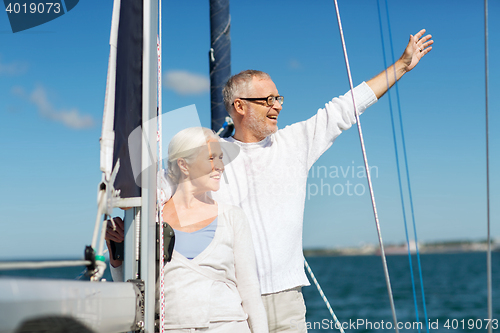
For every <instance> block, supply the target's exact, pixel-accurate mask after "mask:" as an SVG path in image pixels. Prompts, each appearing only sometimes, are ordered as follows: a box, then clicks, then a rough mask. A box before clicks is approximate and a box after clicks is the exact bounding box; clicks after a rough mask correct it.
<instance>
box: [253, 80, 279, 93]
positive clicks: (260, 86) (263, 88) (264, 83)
mask: <svg viewBox="0 0 500 333" xmlns="http://www.w3.org/2000/svg"><path fill="white" fill-rule="evenodd" d="M252 86H253V88H254V89H255V90H256V91H259V92H266V93H273V92H277V91H278V89H277V88H276V85H275V84H274V82H273V80H271V79H269V78H265V77H257V76H254V77H253V80H252Z"/></svg>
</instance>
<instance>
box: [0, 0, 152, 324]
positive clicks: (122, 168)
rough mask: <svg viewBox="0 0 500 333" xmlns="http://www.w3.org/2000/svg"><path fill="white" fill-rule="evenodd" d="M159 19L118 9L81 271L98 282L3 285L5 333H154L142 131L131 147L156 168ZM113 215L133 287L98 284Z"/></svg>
mask: <svg viewBox="0 0 500 333" xmlns="http://www.w3.org/2000/svg"><path fill="white" fill-rule="evenodd" d="M158 12H159V5H158V1H156V0H145V1H143V0H121V1H120V0H115V1H114V7H113V18H112V29H111V37H110V45H111V47H110V57H109V68H108V80H107V83H108V84H107V92H106V101H105V110H104V117H103V129H102V137H101V170H102V173H103V176H102V181H101V183H100V184H99V190H98V201H99V205H98V214H97V223H96V229H95V232H94V239H93V241H92V247H88V248H87V249H86V255H85V260H83V261H80V262H79V263H78V264H80V265H81V264H85V265H86V266H87V268H88V271H89V274H90V275H91V280H93V281H67V280H43V279H35V280H33V279H20V278H2V279H0V332H14V331H15V330H16V329H20V328H21V329H22V327H23V325H26V324H27V323H28V324H29V325H34V326H31V327H38V326H41V325H42V323H43V322H45V323H47V319H48V318H49V319H51V320H49V321H48V323H49V326H52V328H54V329H55V328H56V326H57V325H58V324H57V323H61V322H62V321H61V320H62V319H67V320H70V321H73V322H78V323H81V324H82V325H84V326H85V327H88V328H89V329H90V330H91V331H93V332H125V331H136V330H142V331H146V332H153V331H154V325H155V282H156V277H155V271H156V250H157V249H156V169H155V168H147V167H145V168H144V169H143V170H142V172H140V174H139V175H138V178H134V174H133V172H132V165H131V162H130V158H129V149H128V136H129V135H130V133H131V132H132V131H133V130H134V129H135V128H137V127H139V128H142V131H141V136H139V137H138V138H136V139H137V140H138V143H137V144H132V146H134V147H137V149H139V154H140V155H139V156H141V155H142V160H141V159H139V160H138V161H137V162H138V164H139V169H141V168H142V166H141V165H147V166H150V165H151V161H156V150H150V149H149V147H155V146H156V143H157V140H156V133H157V128H156V117H157V73H158V53H157V36H158V21H159V20H158ZM135 153H137V151H136V152H135ZM139 185H141V186H139ZM115 207H123V208H124V207H127V208H129V209H128V210H127V213H126V214H125V221H126V226H127V229H126V231H127V232H126V244H127V247H125V251H124V252H125V253H124V254H125V260H126V261H125V264H124V267H125V271H124V274H125V277H126V279H127V280H129V282H113V283H111V282H105V281H100V280H101V279H100V278H101V277H102V273H103V270H104V269H105V264H104V256H103V246H104V245H103V244H104V235H103V232H104V231H105V228H102V227H101V225H104V226H105V224H106V222H105V218H106V217H107V216H109V215H110V214H111V211H112V209H113V208H115ZM103 215H104V217H105V218H104V219H103ZM139 230H140V234H139ZM99 231H102V232H101V233H99ZM99 234H100V237H98V235H99ZM99 239H100V241H99ZM139 243H140V244H142V247H141V249H140V251H139ZM54 265H55V266H57V263H54ZM50 323H51V324H50ZM68 327H70V326H68Z"/></svg>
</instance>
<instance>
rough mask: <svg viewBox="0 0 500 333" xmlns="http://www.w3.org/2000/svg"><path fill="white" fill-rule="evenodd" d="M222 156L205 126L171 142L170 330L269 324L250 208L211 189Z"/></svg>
mask: <svg viewBox="0 0 500 333" xmlns="http://www.w3.org/2000/svg"><path fill="white" fill-rule="evenodd" d="M222 159H223V152H222V149H221V146H220V143H219V137H218V136H217V134H215V133H214V132H213V131H212V130H210V129H208V128H202V127H192V128H188V129H185V130H183V131H181V132H179V133H177V134H176V135H175V136H174V137H173V138H172V140H171V142H170V144H169V147H168V177H169V180H170V182H171V183H174V184H175V186H174V187H175V188H174V194H173V196H172V197H171V198H170V199H169V200H168V201H167V202H166V203H165V205H164V206H163V220H164V221H165V222H167V223H168V224H169V225H170V226H171V227H172V228H173V229H174V233H175V246H174V251H173V253H172V258H171V261H170V262H168V263H166V264H165V266H164V268H163V269H164V276H165V307H164V308H165V325H164V328H165V330H166V331H167V332H170V333H174V332H210V333H216V332H217V333H218V332H221V333H223V332H227V333H239V332H241V333H248V332H251V333H267V332H268V326H267V316H266V312H265V309H264V305H263V303H262V299H261V296H260V288H259V282H258V278H257V271H256V265H255V255H254V250H253V243H252V239H251V232H250V228H249V225H248V222H247V219H246V216H245V214H244V213H243V211H242V210H241V209H240V208H238V207H235V206H230V205H224V204H223V203H220V202H216V201H214V200H213V199H212V198H211V195H210V193H211V192H212V191H217V190H218V189H219V187H220V181H221V177H222V172H223V171H224V164H223V162H222ZM120 222H121V221H120Z"/></svg>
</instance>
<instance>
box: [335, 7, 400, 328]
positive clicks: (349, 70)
mask: <svg viewBox="0 0 500 333" xmlns="http://www.w3.org/2000/svg"><path fill="white" fill-rule="evenodd" d="M334 3H335V11H336V13H337V22H338V25H339V31H340V38H341V40H342V49H343V51H344V59H345V64H346V69H347V77H348V79H349V86H350V88H351V96H352V103H353V107H354V115H355V117H356V124H357V127H358V133H359V140H360V143H361V151H362V154H363V160H364V164H365V170H366V178H367V181H368V189H369V191H370V198H371V201H372V207H373V215H374V217H375V225H376V227H377V234H378V240H379V245H380V256H381V258H382V266H383V268H384V275H385V281H386V285H387V293H388V295H389V302H390V304H391V311H392V319H393V321H394V329H395V330H396V332H399V330H398V325H397V323H398V320H397V317H396V308H395V306H394V299H393V296H392V288H391V281H390V278H389V270H388V268H387V260H386V257H385V251H384V243H383V241H382V234H381V231H380V223H379V219H378V213H377V206H376V204H375V196H374V194H373V186H372V180H371V175H370V169H369V167H368V158H367V156H366V150H365V143H364V140H363V133H362V131H361V123H360V120H359V114H358V110H357V108H356V103H355V100H354V86H353V83H352V76H351V69H350V67H349V59H348V57H347V49H346V45H345V40H344V32H343V30H342V22H341V20H340V12H339V7H338V4H337V0H334Z"/></svg>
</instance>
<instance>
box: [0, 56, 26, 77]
mask: <svg viewBox="0 0 500 333" xmlns="http://www.w3.org/2000/svg"><path fill="white" fill-rule="evenodd" d="M27 70H28V66H27V65H26V64H25V63H21V62H11V63H8V64H5V63H3V62H2V58H1V56H0V75H21V74H24V73H26V71H27Z"/></svg>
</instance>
